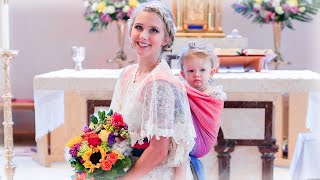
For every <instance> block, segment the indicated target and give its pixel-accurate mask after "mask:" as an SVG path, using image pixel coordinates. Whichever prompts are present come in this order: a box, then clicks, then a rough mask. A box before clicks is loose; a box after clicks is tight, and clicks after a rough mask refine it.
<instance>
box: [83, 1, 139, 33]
mask: <svg viewBox="0 0 320 180" xmlns="http://www.w3.org/2000/svg"><path fill="white" fill-rule="evenodd" d="M140 2H143V1H142V0H140V1H139V0H84V7H85V11H84V17H85V19H86V20H87V21H89V22H91V28H90V31H96V30H101V29H103V28H106V27H107V26H108V24H109V23H110V22H111V21H113V20H125V21H126V20H128V19H130V17H131V15H132V12H133V10H134V8H136V7H137V6H139V3H140Z"/></svg>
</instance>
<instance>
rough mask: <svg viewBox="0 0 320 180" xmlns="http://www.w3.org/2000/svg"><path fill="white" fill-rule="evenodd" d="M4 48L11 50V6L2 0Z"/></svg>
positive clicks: (5, 0) (6, 0)
mask: <svg viewBox="0 0 320 180" xmlns="http://www.w3.org/2000/svg"><path fill="white" fill-rule="evenodd" d="M2 48H3V49H5V50H8V49H9V4H8V0H2Z"/></svg>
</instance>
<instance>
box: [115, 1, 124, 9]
mask: <svg viewBox="0 0 320 180" xmlns="http://www.w3.org/2000/svg"><path fill="white" fill-rule="evenodd" d="M114 7H116V8H121V7H123V3H122V2H114Z"/></svg>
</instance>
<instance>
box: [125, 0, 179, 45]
mask: <svg viewBox="0 0 320 180" xmlns="http://www.w3.org/2000/svg"><path fill="white" fill-rule="evenodd" d="M141 11H145V12H152V13H156V14H157V15H158V16H159V17H160V19H161V20H162V22H163V23H164V26H165V30H166V32H165V33H166V36H167V37H168V38H169V41H168V43H167V44H166V45H165V46H163V47H162V51H172V49H171V46H172V45H173V42H174V36H175V34H176V27H175V25H174V20H173V15H172V13H171V11H170V9H169V8H168V7H167V6H165V5H164V4H162V3H161V2H160V1H148V2H146V3H142V4H140V6H139V7H137V8H136V9H135V10H134V11H133V13H132V16H131V18H130V19H129V21H128V30H129V34H130V33H131V31H132V26H133V24H134V21H135V19H136V17H137V15H138V13H139V12H141Z"/></svg>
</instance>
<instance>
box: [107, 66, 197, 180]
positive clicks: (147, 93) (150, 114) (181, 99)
mask: <svg viewBox="0 0 320 180" xmlns="http://www.w3.org/2000/svg"><path fill="white" fill-rule="evenodd" d="M137 68H138V66H137V65H131V66H128V67H127V68H125V70H124V71H123V73H122V74H121V76H120V77H119V79H118V81H117V84H116V86H115V90H114V95H113V98H112V103H111V109H113V110H114V111H115V112H120V113H122V115H123V117H124V120H125V122H126V123H127V124H128V127H129V133H130V136H131V143H132V146H133V145H134V144H135V143H136V142H142V140H143V139H144V138H145V137H147V138H148V139H149V140H150V139H151V137H156V138H157V139H159V138H160V136H162V137H169V138H170V148H169V155H168V156H167V158H166V159H165V160H164V161H163V162H162V163H161V165H159V166H158V167H156V168H155V169H154V170H152V171H151V172H150V173H149V174H147V175H146V176H145V177H144V179H157V180H159V179H163V180H164V179H165V180H170V179H173V175H174V167H176V166H179V165H180V163H181V162H182V161H183V160H185V159H186V158H188V157H189V152H190V151H191V150H192V148H193V146H194V143H195V142H194V138H195V136H196V134H195V131H194V127H193V124H192V119H191V113H190V107H189V103H188V99H187V95H186V90H185V87H184V85H183V83H182V82H180V81H179V80H178V79H176V78H175V77H174V75H173V74H172V72H171V70H170V68H169V66H168V64H167V63H166V62H165V61H164V60H162V61H161V63H160V64H159V65H158V66H157V67H156V68H155V69H153V70H152V72H151V73H150V75H149V76H148V77H146V78H145V79H144V80H142V81H141V82H140V83H134V82H133V81H134V77H135V74H136V71H137ZM186 179H193V177H192V173H191V170H190V168H189V166H188V171H187V178H186Z"/></svg>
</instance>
